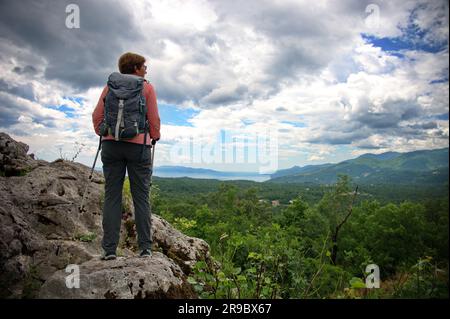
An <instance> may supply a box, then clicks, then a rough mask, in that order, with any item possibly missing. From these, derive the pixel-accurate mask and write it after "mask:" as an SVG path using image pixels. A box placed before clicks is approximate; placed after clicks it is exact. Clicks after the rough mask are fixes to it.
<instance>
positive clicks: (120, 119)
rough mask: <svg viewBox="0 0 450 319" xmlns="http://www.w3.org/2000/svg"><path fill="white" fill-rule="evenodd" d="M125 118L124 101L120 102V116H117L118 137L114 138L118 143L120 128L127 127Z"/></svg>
mask: <svg viewBox="0 0 450 319" xmlns="http://www.w3.org/2000/svg"><path fill="white" fill-rule="evenodd" d="M124 121H125V120H124V118H123V99H120V100H119V114H118V115H117V123H116V132H115V133H116V136H115V137H114V139H115V140H116V141H118V140H119V128H120V126H122V127H124V126H125V122H124Z"/></svg>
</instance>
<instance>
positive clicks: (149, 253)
mask: <svg viewBox="0 0 450 319" xmlns="http://www.w3.org/2000/svg"><path fill="white" fill-rule="evenodd" d="M151 256H152V251H151V250H150V249H144V250H143V251H141V253H140V255H139V257H142V258H146V257H151Z"/></svg>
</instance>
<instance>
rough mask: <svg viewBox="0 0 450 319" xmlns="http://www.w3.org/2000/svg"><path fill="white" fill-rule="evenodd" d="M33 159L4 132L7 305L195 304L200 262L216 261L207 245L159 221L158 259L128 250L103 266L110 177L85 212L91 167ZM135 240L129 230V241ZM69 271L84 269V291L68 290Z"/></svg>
mask: <svg viewBox="0 0 450 319" xmlns="http://www.w3.org/2000/svg"><path fill="white" fill-rule="evenodd" d="M27 152H28V146H27V145H26V144H23V143H21V142H17V141H15V140H13V139H11V138H10V137H9V136H8V135H7V134H5V133H0V203H2V204H1V205H0V298H35V297H42V298H193V297H195V293H193V291H192V289H190V285H189V284H188V283H187V281H186V278H187V276H188V275H189V273H190V271H191V269H192V266H193V265H194V264H195V262H196V261H198V260H201V259H209V258H210V257H209V246H208V244H207V243H206V242H205V241H203V240H201V239H198V238H192V237H188V236H186V235H184V234H182V233H180V232H179V231H178V230H176V229H174V228H173V227H172V226H171V225H170V224H169V223H168V222H167V221H165V220H164V219H162V218H160V217H159V216H157V215H156V214H152V238H153V243H154V245H153V250H154V254H153V256H152V257H150V258H145V259H142V258H136V257H135V255H136V254H135V252H133V251H131V250H130V249H129V248H128V247H123V248H122V249H121V255H122V257H121V258H119V259H117V260H115V261H108V262H104V261H100V260H99V258H100V255H101V253H102V250H101V244H100V243H101V236H102V227H101V215H102V204H103V203H102V200H103V190H104V178H103V175H102V174H101V173H98V172H94V175H93V179H92V181H91V182H90V184H89V186H88V191H87V195H86V198H85V202H84V207H83V209H82V210H80V209H79V208H80V204H81V200H82V196H83V193H84V190H85V187H86V183H87V182H88V176H89V173H90V168H89V167H87V166H85V165H83V164H80V163H76V162H70V161H65V160H61V159H58V160H56V161H54V162H51V163H49V162H46V161H42V160H35V159H34V156H33V155H27ZM124 206H130V205H124ZM130 207H131V208H130V210H131V211H128V212H124V216H129V215H132V210H133V207H132V204H131V206H130ZM127 218H128V217H127ZM123 224H126V223H123ZM128 235H129V234H128V233H127V229H126V227H125V225H122V230H121V242H124V237H126V236H128ZM69 264H77V265H79V266H80V282H81V284H80V288H79V289H68V288H67V287H66V285H65V280H64V278H65V277H66V276H67V275H68V273H66V272H65V268H66V266H67V265H69ZM83 283H84V284H83Z"/></svg>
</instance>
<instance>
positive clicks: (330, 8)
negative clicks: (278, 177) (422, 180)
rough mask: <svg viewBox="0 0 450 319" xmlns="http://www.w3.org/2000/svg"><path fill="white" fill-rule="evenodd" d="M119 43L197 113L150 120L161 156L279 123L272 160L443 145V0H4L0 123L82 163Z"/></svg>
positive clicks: (44, 152) (0, 11) (45, 152)
mask: <svg viewBox="0 0 450 319" xmlns="http://www.w3.org/2000/svg"><path fill="white" fill-rule="evenodd" d="M70 3H74V4H77V5H78V6H79V8H80V28H79V29H69V28H67V27H66V25H65V21H66V17H67V13H66V12H65V9H66V6H67V5H68V4H70ZM374 8H375V11H373V10H374ZM126 51H132V52H137V53H140V54H142V55H144V56H145V57H146V58H147V65H148V67H149V69H148V76H147V78H148V80H149V81H150V82H151V83H152V84H153V85H154V86H155V88H156V92H157V96H158V103H159V104H160V108H162V107H167V108H168V109H167V110H168V111H167V113H165V114H168V116H169V117H170V116H171V115H170V114H171V113H170V112H172V111H173V110H174V109H175V108H174V107H177V108H179V109H189V110H195V112H192V117H190V118H186V119H185V121H183V123H179V124H177V123H175V124H173V125H168V124H167V125H165V120H166V121H169V120H171V119H170V118H164V117H163V118H162V140H161V143H160V145H161V146H160V148H159V152H160V153H159V159H158V161H159V162H158V164H159V165H164V164H173V165H175V164H177V163H174V162H173V159H171V158H170V148H171V146H172V145H174V144H175V143H177V142H179V141H181V140H182V139H183V138H185V137H186V136H187V135H189V136H192V137H193V138H196V139H199V140H202V141H203V140H204V141H209V142H211V141H214V139H215V134H216V131H217V130H218V129H225V130H233V131H237V132H242V133H243V134H249V133H252V132H253V133H254V132H257V131H259V130H261V129H264V128H271V129H277V130H278V136H279V157H280V158H279V164H280V168H286V167H289V166H293V165H305V164H309V163H319V162H320V163H322V162H336V161H339V160H343V159H347V158H350V157H354V156H356V155H358V154H361V153H365V152H378V153H379V152H384V151H390V150H395V151H412V150H416V149H433V148H442V147H448V126H449V125H448V101H449V96H448V89H449V88H448V1H445V0H434V1H421V0H417V1H395V0H392V1H386V0H385V1H381V0H380V1H359V0H348V1H320V0H319V1H314V2H312V1H298V0H296V1H287V0H286V1H261V0H254V1H221V0H217V1H214V0H212V1H203V0H192V1H177V0H171V1H153V0H152V1H118V0H117V1H110V0H108V1H106V0H98V1H88V0H82V1H56V0H54V1H50V0H44V1H13V0H10V1H8V0H3V1H1V2H0V72H1V74H2V77H1V79H0V131H4V132H6V133H8V134H10V135H12V136H13V137H15V138H18V139H19V140H21V141H24V142H25V143H27V144H29V145H30V148H31V150H32V151H33V152H35V153H36V154H37V156H38V157H40V158H44V159H47V160H52V159H55V158H56V157H58V156H59V152H58V147H60V146H62V147H65V148H66V149H67V152H68V153H70V152H71V148H72V145H73V144H74V142H75V141H79V142H81V143H84V144H86V146H85V150H84V152H83V155H82V157H80V161H81V162H83V163H85V164H87V165H91V162H92V157H93V155H94V154H95V151H96V143H97V142H96V136H95V134H94V132H93V129H92V124H91V114H92V111H93V108H94V106H95V104H96V103H97V99H98V96H99V94H100V92H101V89H102V87H103V86H104V85H105V82H106V78H107V76H108V74H109V73H111V72H113V71H115V70H116V69H117V59H118V57H119V56H120V55H121V54H122V53H124V52H126ZM168 105H172V106H173V107H170V106H168ZM186 123H189V125H186ZM188 166H189V165H188ZM190 166H195V165H190ZM203 166H204V165H203ZM210 167H211V168H222V169H226V170H237V169H238V168H237V167H230V166H228V167H225V166H224V167H219V166H213V165H212V166H210ZM243 169H244V168H243ZM248 169H250V170H252V169H253V168H251V167H248ZM253 170H254V169H253Z"/></svg>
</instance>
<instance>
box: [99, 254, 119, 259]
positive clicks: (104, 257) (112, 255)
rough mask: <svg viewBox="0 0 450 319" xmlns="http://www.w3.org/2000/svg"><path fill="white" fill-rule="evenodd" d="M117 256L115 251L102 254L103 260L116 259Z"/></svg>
mask: <svg viewBox="0 0 450 319" xmlns="http://www.w3.org/2000/svg"><path fill="white" fill-rule="evenodd" d="M116 258H117V256H116V254H115V253H105V254H104V255H103V256H102V260H114V259H116Z"/></svg>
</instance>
